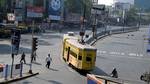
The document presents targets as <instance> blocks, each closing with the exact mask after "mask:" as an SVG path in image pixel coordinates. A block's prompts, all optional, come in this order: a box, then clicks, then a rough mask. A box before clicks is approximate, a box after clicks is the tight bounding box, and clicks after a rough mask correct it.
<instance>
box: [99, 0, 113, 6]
mask: <svg viewBox="0 0 150 84" xmlns="http://www.w3.org/2000/svg"><path fill="white" fill-rule="evenodd" d="M112 3H113V0H98V4H105V5H111V4H112Z"/></svg>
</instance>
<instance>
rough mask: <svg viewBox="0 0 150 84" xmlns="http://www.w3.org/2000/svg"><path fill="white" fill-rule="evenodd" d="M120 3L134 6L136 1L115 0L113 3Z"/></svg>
mask: <svg viewBox="0 0 150 84" xmlns="http://www.w3.org/2000/svg"><path fill="white" fill-rule="evenodd" d="M116 2H120V3H130V4H132V5H134V0H113V3H116Z"/></svg>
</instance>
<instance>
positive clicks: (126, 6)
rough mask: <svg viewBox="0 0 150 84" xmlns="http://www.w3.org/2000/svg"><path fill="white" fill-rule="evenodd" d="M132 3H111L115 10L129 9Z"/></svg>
mask: <svg viewBox="0 0 150 84" xmlns="http://www.w3.org/2000/svg"><path fill="white" fill-rule="evenodd" d="M132 6H133V5H132V4H130V3H122V2H116V3H114V4H113V7H114V8H115V10H129V9H130V8H131V7H132Z"/></svg>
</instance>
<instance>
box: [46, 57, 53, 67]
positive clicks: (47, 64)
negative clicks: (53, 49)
mask: <svg viewBox="0 0 150 84" xmlns="http://www.w3.org/2000/svg"><path fill="white" fill-rule="evenodd" d="M51 61H52V58H51V57H50V54H48V56H47V57H46V67H47V68H49V67H50V64H51Z"/></svg>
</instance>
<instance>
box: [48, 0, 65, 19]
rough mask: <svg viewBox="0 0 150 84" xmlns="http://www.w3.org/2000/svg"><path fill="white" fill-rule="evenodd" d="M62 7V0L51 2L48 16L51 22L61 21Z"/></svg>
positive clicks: (52, 0) (51, 0) (50, 0)
mask: <svg viewBox="0 0 150 84" xmlns="http://www.w3.org/2000/svg"><path fill="white" fill-rule="evenodd" d="M62 5H63V4H62V0H49V3H48V14H49V18H50V20H60V18H61V7H62Z"/></svg>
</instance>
